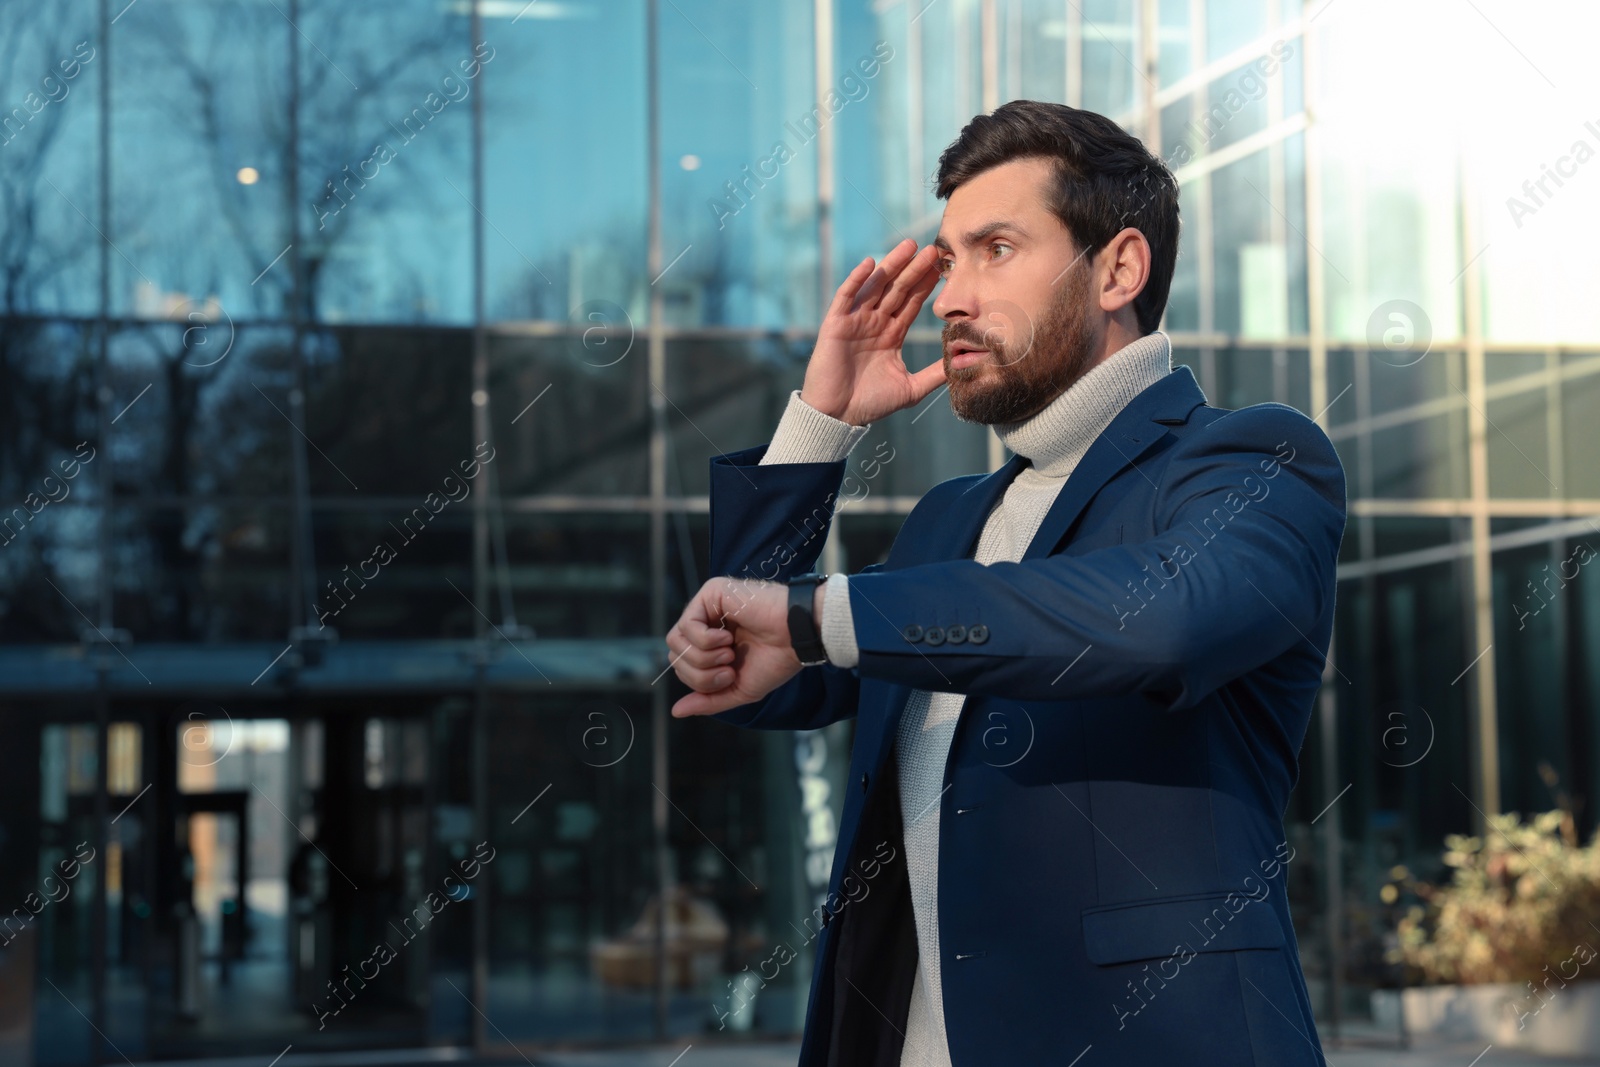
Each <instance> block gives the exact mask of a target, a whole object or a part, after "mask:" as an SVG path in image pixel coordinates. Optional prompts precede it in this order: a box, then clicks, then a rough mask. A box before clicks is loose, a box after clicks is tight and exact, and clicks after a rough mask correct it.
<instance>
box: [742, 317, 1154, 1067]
mask: <svg viewBox="0 0 1600 1067" xmlns="http://www.w3.org/2000/svg"><path fill="white" fill-rule="evenodd" d="M1171 371H1172V345H1171V342H1170V340H1169V339H1168V338H1167V335H1166V334H1164V333H1160V332H1156V333H1151V334H1146V335H1145V336H1144V337H1141V338H1139V339H1138V340H1137V341H1134V342H1132V343H1131V344H1129V345H1126V346H1124V347H1123V348H1120V349H1118V350H1117V351H1116V352H1114V353H1112V354H1111V355H1110V356H1109V357H1107V358H1106V359H1105V360H1103V361H1102V362H1100V363H1099V364H1097V365H1096V366H1095V367H1094V368H1092V369H1091V370H1090V371H1089V372H1088V373H1086V374H1085V375H1084V376H1083V377H1082V378H1080V379H1078V380H1077V381H1076V382H1074V383H1073V384H1072V386H1071V387H1070V388H1068V389H1067V390H1066V391H1065V392H1063V393H1062V394H1061V395H1060V396H1058V397H1056V398H1055V399H1054V400H1052V401H1051V402H1050V403H1049V404H1048V405H1046V406H1045V407H1044V409H1043V410H1041V411H1039V412H1038V413H1037V414H1035V415H1034V416H1032V417H1031V418H1029V419H1026V420H1024V421H1022V422H1017V423H1000V424H998V425H996V426H994V431H995V433H996V435H997V436H999V438H1000V440H1001V441H1002V442H1004V444H1005V445H1006V447H1007V448H1009V449H1011V451H1013V452H1015V453H1017V454H1018V455H1021V456H1025V457H1026V458H1027V459H1028V460H1029V464H1028V466H1026V467H1024V468H1023V469H1022V470H1021V471H1020V472H1019V473H1018V474H1017V476H1016V478H1015V479H1014V480H1013V481H1012V483H1011V484H1010V485H1009V486H1007V488H1006V491H1005V493H1004V495H1003V496H1002V497H1001V499H1000V501H999V502H998V503H996V505H995V506H994V509H993V510H992V511H990V513H989V516H988V518H987V520H986V521H985V523H984V527H983V532H982V534H981V535H980V536H979V538H978V547H977V551H976V552H975V553H974V555H973V559H974V560H975V561H976V562H978V563H982V564H985V565H988V564H991V563H997V562H1000V561H1010V562H1016V561H1020V560H1021V559H1022V555H1023V553H1024V552H1026V551H1027V548H1028V544H1029V543H1030V542H1031V541H1032V540H1033V536H1034V534H1035V533H1037V532H1038V529H1039V526H1040V524H1041V523H1043V522H1044V517H1045V514H1046V513H1047V512H1049V510H1050V506H1051V505H1052V504H1053V503H1054V502H1055V499H1056V494H1058V493H1059V492H1060V491H1061V487H1062V486H1064V485H1065V484H1066V482H1067V478H1068V476H1069V475H1071V474H1072V472H1073V470H1074V469H1075V468H1076V467H1077V465H1078V461H1079V460H1081V459H1082V458H1083V455H1084V453H1085V452H1087V451H1088V450H1089V446H1090V445H1091V444H1093V443H1094V441H1095V439H1096V438H1097V437H1099V436H1100V434H1101V432H1102V431H1104V430H1105V428H1106V427H1107V426H1108V425H1110V423H1111V420H1112V419H1113V418H1115V417H1116V416H1117V414H1118V412H1120V411H1121V410H1122V409H1123V408H1125V407H1126V406H1127V405H1128V403H1129V402H1130V401H1132V400H1133V398H1134V397H1136V396H1138V395H1139V394H1140V393H1142V392H1144V390H1145V389H1147V388H1149V387H1150V386H1152V385H1154V384H1155V383H1156V382H1158V381H1160V380H1161V379H1162V378H1164V377H1166V375H1168V374H1169V373H1171ZM870 428H871V424H870V423H868V424H867V425H865V426H851V425H850V424H849V423H846V422H842V421H840V420H839V419H835V418H832V417H830V416H828V415H825V414H823V413H822V412H820V411H818V410H816V409H815V408H813V407H811V405H809V404H807V403H806V402H805V401H803V400H801V399H800V391H799V390H798V389H796V390H794V392H793V393H792V394H790V397H789V405H788V407H787V408H786V409H785V411H784V414H783V418H782V420H781V421H780V422H779V423H778V429H777V431H776V432H775V433H774V435H773V439H772V443H771V444H770V445H769V446H768V447H767V451H766V453H765V454H764V455H763V456H762V458H761V462H762V463H818V462H836V461H838V460H840V459H843V458H845V457H846V456H848V455H849V454H850V450H851V449H852V448H854V447H855V444H856V442H857V441H859V440H860V439H861V438H862V437H863V436H865V434H866V432H867V431H868V430H869V429H870ZM848 581H849V579H848V577H847V576H845V575H843V574H835V575H831V576H830V577H829V578H828V581H827V585H826V588H825V591H824V593H823V604H822V643H823V647H824V648H825V649H826V651H827V654H828V660H829V662H830V663H832V664H834V665H835V666H838V667H854V666H856V664H857V662H858V661H859V651H858V649H857V647H856V642H855V625H854V621H853V619H852V618H851V614H850V596H849V589H848V584H847V583H848ZM966 699H967V698H966V695H965V694H963V693H936V692H930V691H927V690H922V689H918V690H913V691H912V693H911V696H910V697H909V698H908V699H907V700H906V706H905V709H904V711H903V712H902V714H901V716H900V726H899V731H898V734H897V736H896V746H897V749H896V754H897V757H898V760H899V766H900V782H899V788H900V810H901V815H902V819H903V823H904V833H905V855H906V868H907V873H908V875H909V876H910V881H911V904H912V909H913V910H914V912H915V913H916V914H915V918H916V926H917V947H918V950H919V955H918V962H917V975H916V980H915V982H914V983H913V986H912V991H911V1008H910V1014H909V1017H908V1018H907V1020H906V1042H905V1047H904V1050H903V1051H902V1053H901V1058H900V1063H901V1067H949V1064H950V1052H949V1048H948V1045H947V1043H946V1039H945V1024H944V994H943V989H942V987H941V985H940V982H939V973H940V956H939V921H938V916H939V799H940V783H941V782H942V781H943V780H944V767H945V762H946V760H947V759H948V758H949V752H950V742H951V739H952V738H953V737H954V736H955V728H956V722H957V720H958V719H959V718H960V716H961V709H962V707H963V705H964V704H965V703H966Z"/></svg>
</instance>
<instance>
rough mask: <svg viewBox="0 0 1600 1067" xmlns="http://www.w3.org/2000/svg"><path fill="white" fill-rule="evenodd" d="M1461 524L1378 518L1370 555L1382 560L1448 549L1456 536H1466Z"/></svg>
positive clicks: (1423, 519) (1375, 523) (1407, 518)
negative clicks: (1442, 548)
mask: <svg viewBox="0 0 1600 1067" xmlns="http://www.w3.org/2000/svg"><path fill="white" fill-rule="evenodd" d="M1462 522H1463V520H1461V519H1435V518H1422V517H1418V516H1390V515H1381V516H1378V517H1377V518H1375V519H1373V520H1372V525H1373V553H1374V555H1375V556H1376V557H1378V558H1382V557H1384V556H1394V555H1399V554H1400V553H1402V552H1417V551H1420V550H1422V549H1425V548H1435V547H1437V546H1439V545H1448V544H1450V543H1451V542H1452V541H1453V540H1455V539H1456V534H1457V533H1458V532H1459V533H1461V534H1464V535H1468V536H1470V528H1467V527H1461V526H1460V524H1461V523H1462ZM1345 536H1346V537H1349V536H1350V534H1348V533H1347V534H1346V535H1345Z"/></svg>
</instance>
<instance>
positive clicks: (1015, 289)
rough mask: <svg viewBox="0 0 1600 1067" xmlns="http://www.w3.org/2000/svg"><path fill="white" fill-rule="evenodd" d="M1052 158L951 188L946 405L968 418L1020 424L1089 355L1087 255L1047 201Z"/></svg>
mask: <svg viewBox="0 0 1600 1067" xmlns="http://www.w3.org/2000/svg"><path fill="white" fill-rule="evenodd" d="M1052 173H1053V169H1052V164H1051V163H1050V162H1049V161H1048V160H1043V159H1019V160H1013V161H1012V162H1010V163H1003V164H1001V165H1000V166H998V167H992V168H990V169H989V170H986V171H984V172H983V173H981V174H979V175H978V176H977V177H975V178H972V179H970V180H969V181H967V182H966V183H965V184H963V185H961V186H960V187H959V188H957V189H956V190H955V192H953V193H951V194H950V202H949V204H948V206H946V208H945V212H944V221H943V224H942V225H941V226H940V228H939V236H938V237H937V238H936V239H935V240H934V244H935V246H937V247H938V249H939V252H940V260H939V266H940V268H941V272H942V273H943V274H944V279H945V281H944V288H943V289H942V290H941V291H940V293H939V295H938V296H937V297H936V298H935V299H934V302H933V311H934V314H936V315H938V316H939V317H940V318H941V319H943V320H944V323H945V325H944V370H945V379H946V380H947V381H948V382H949V383H950V407H951V410H953V411H954V412H955V415H956V417H957V418H959V419H962V420H963V421H966V422H976V423H982V424H984V425H993V424H996V423H1007V422H1021V421H1022V420H1024V419H1026V418H1028V417H1029V416H1032V415H1034V414H1036V413H1038V412H1039V411H1040V410H1041V409H1043V408H1044V407H1045V406H1046V405H1047V404H1049V403H1050V401H1052V400H1054V399H1055V398H1056V397H1058V396H1060V395H1061V393H1062V392H1064V391H1065V390H1066V388H1067V387H1068V386H1070V385H1071V384H1072V383H1073V382H1075V381H1077V380H1078V379H1079V378H1081V377H1082V376H1083V375H1084V373H1085V372H1086V371H1087V370H1089V368H1090V367H1091V366H1092V365H1093V362H1094V353H1095V351H1096V349H1097V347H1098V344H1099V340H1100V336H1099V332H1100V330H1103V329H1104V327H1103V325H1101V323H1100V316H1099V315H1098V314H1096V312H1097V311H1098V306H1097V305H1095V306H1091V301H1092V294H1091V289H1092V286H1091V282H1092V279H1093V276H1094V266H1095V264H1094V260H1093V258H1092V257H1088V256H1084V257H1081V258H1080V257H1079V249H1078V247H1077V244H1076V243H1075V242H1074V241H1073V239H1072V235H1071V234H1069V233H1068V232H1067V228H1066V227H1065V226H1063V225H1062V223H1061V220H1060V219H1058V218H1056V216H1055V215H1054V214H1053V213H1052V212H1051V211H1050V209H1049V208H1048V207H1047V206H1046V201H1045V193H1046V190H1047V188H1048V187H1049V184H1050V182H1051V181H1052Z"/></svg>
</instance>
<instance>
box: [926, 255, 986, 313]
mask: <svg viewBox="0 0 1600 1067" xmlns="http://www.w3.org/2000/svg"><path fill="white" fill-rule="evenodd" d="M933 313H934V314H935V315H937V316H939V318H941V319H943V320H944V321H946V322H955V321H957V320H959V319H966V320H971V319H975V318H977V315H978V300H977V292H976V290H975V289H974V287H973V285H972V282H971V279H970V277H969V276H968V274H967V272H965V271H963V270H962V269H961V268H959V267H954V268H952V269H951V270H950V273H948V274H946V275H945V278H944V287H943V288H942V289H940V290H939V295H938V296H936V297H934V300H933Z"/></svg>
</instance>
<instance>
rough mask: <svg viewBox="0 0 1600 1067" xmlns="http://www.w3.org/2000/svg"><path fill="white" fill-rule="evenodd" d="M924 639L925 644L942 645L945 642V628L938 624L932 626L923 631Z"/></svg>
mask: <svg viewBox="0 0 1600 1067" xmlns="http://www.w3.org/2000/svg"><path fill="white" fill-rule="evenodd" d="M922 640H923V642H924V643H925V644H930V645H942V644H944V630H942V629H941V628H939V627H937V626H930V627H928V628H927V630H925V631H923V634H922Z"/></svg>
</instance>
